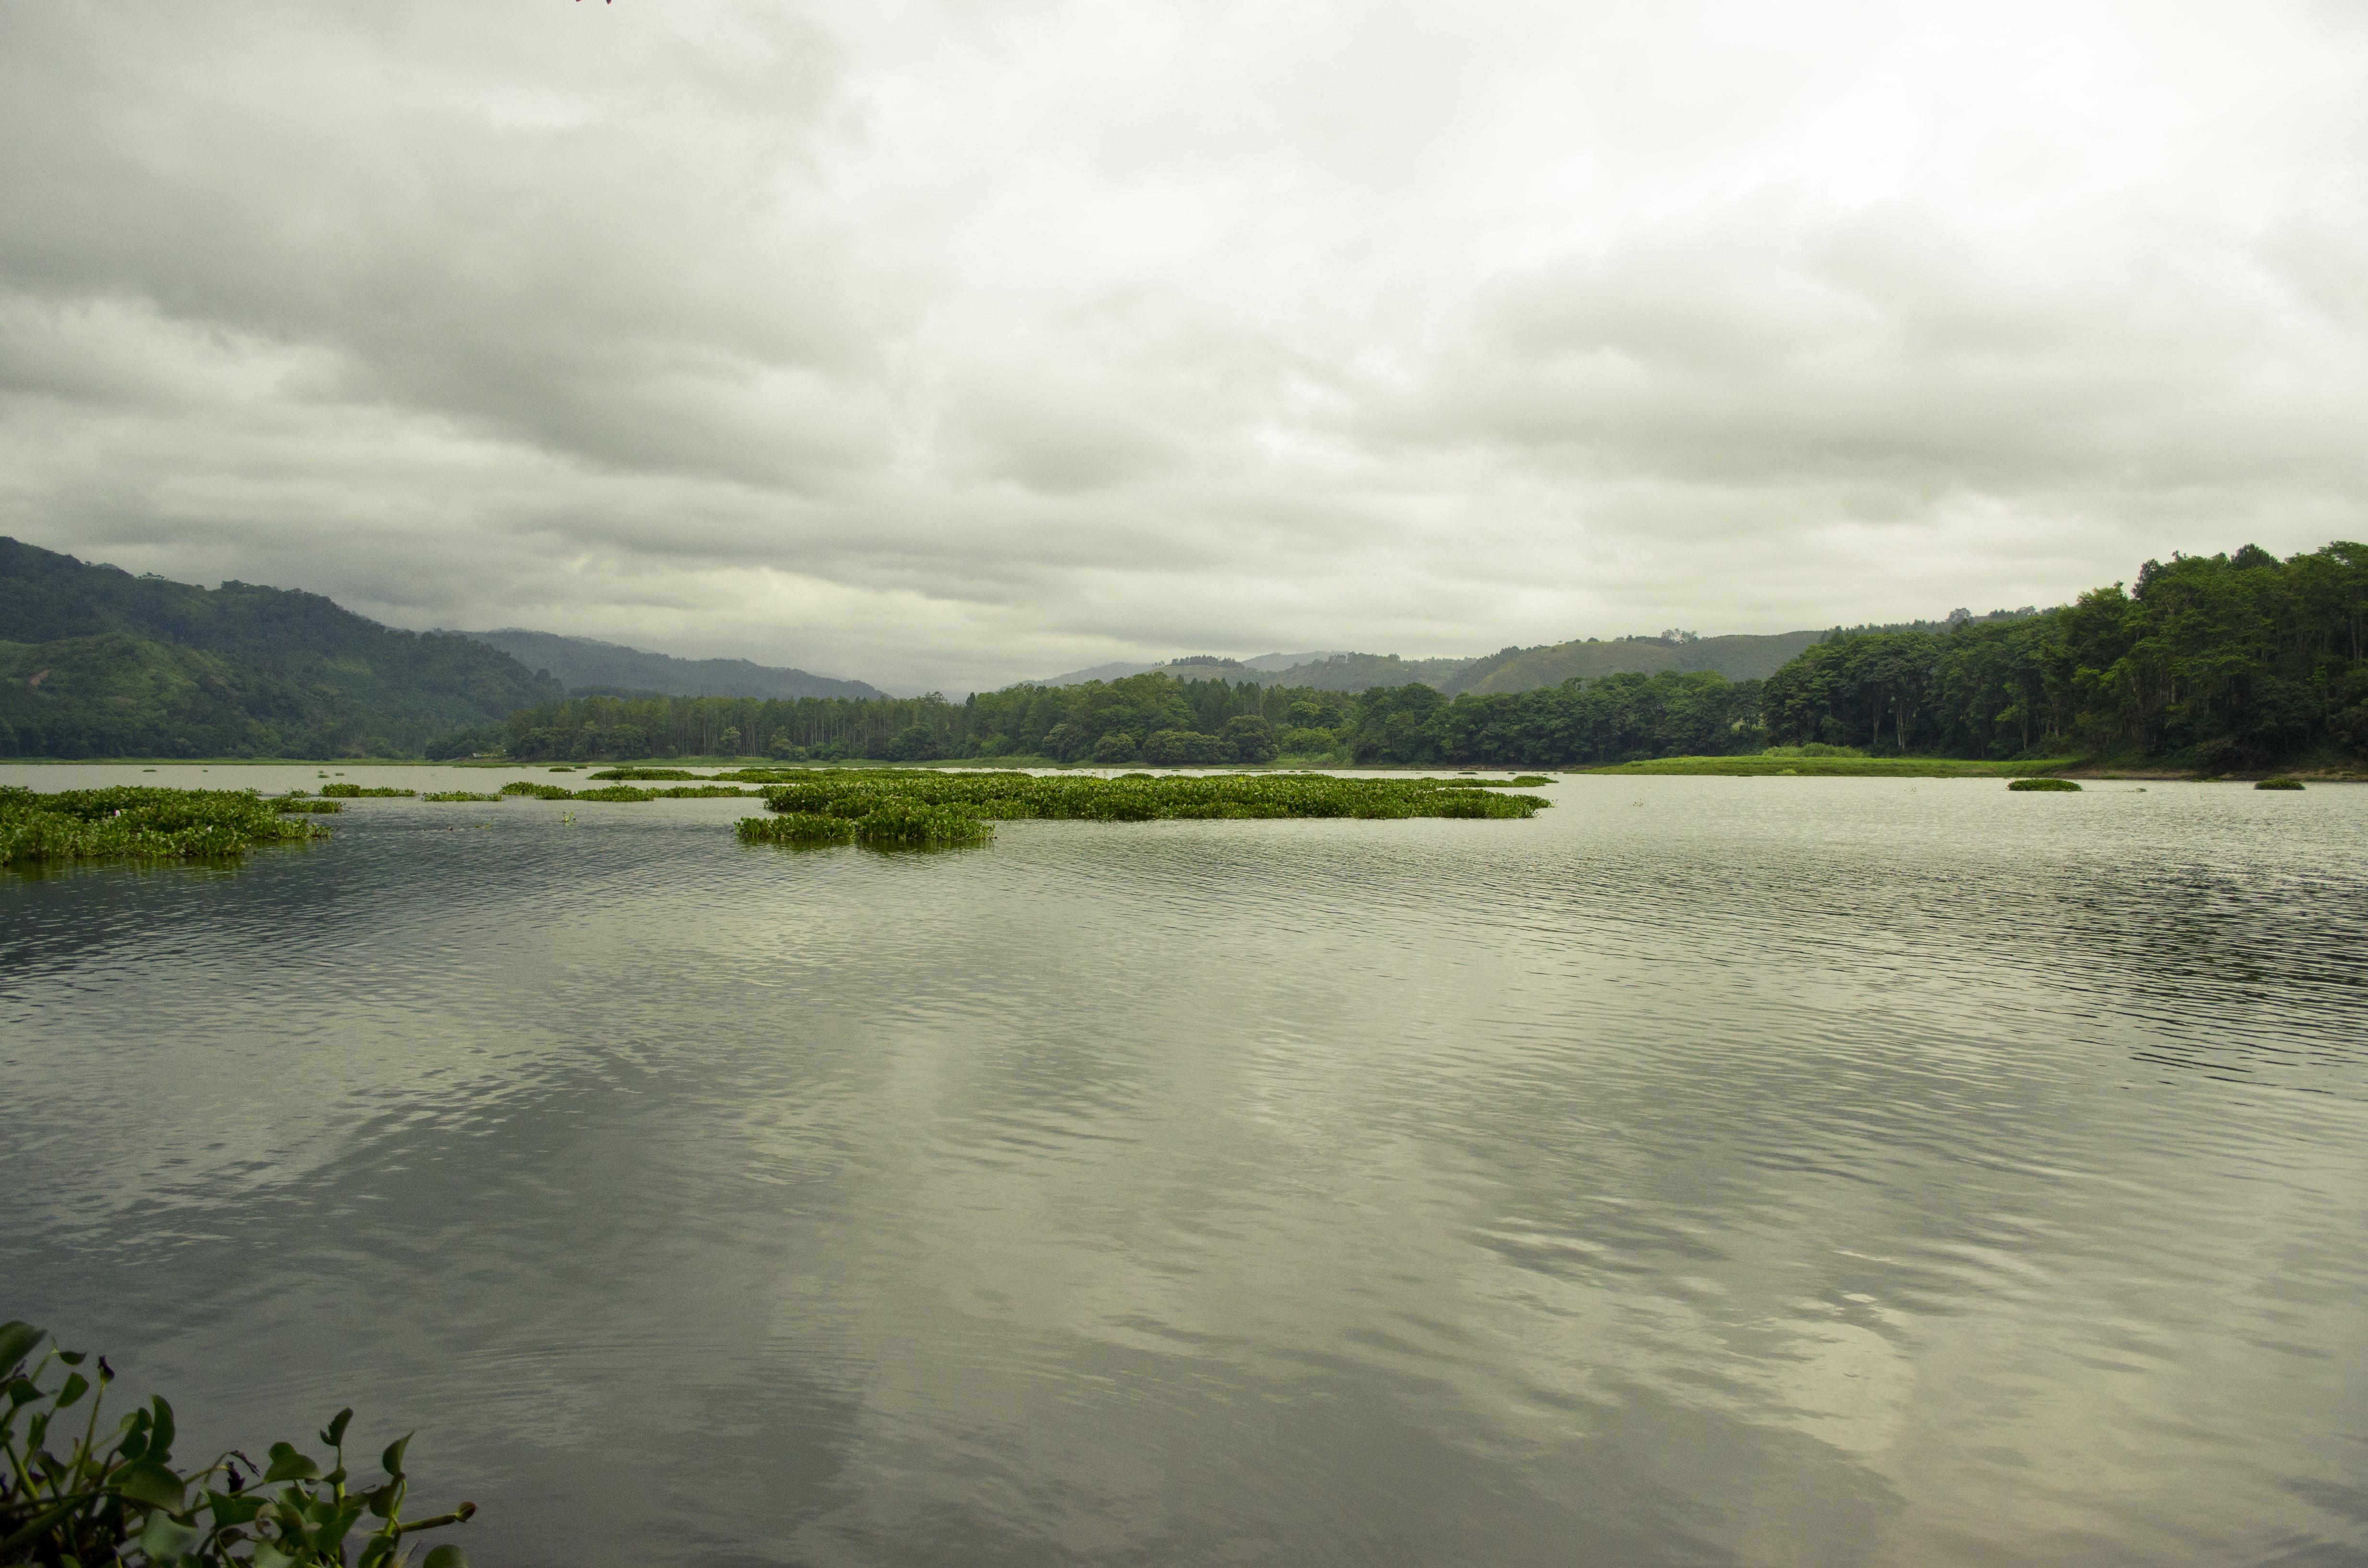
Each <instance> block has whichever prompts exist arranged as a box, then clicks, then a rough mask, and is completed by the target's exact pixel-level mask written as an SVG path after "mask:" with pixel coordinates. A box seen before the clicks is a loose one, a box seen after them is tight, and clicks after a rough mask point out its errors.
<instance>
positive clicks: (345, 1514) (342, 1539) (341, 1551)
mask: <svg viewBox="0 0 2368 1568" xmlns="http://www.w3.org/2000/svg"><path fill="white" fill-rule="evenodd" d="M360 1517H362V1500H361V1499H360V1498H359V1497H349V1498H347V1500H346V1501H345V1502H344V1503H343V1504H340V1505H339V1506H337V1507H336V1508H334V1509H332V1510H331V1511H330V1514H329V1517H327V1518H325V1519H324V1520H322V1521H321V1528H319V1529H316V1530H314V1531H313V1551H317V1552H319V1553H320V1554H321V1555H322V1556H324V1557H326V1558H328V1559H329V1560H330V1561H331V1562H338V1561H341V1560H343V1558H344V1557H345V1546H346V1537H347V1536H348V1535H350V1534H352V1533H353V1528H354V1521H355V1520H357V1519H359V1518H360Z"/></svg>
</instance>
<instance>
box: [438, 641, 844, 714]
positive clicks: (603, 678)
mask: <svg viewBox="0 0 2368 1568" xmlns="http://www.w3.org/2000/svg"><path fill="white" fill-rule="evenodd" d="M461 635H462V636H467V637H473V638H475V639H476V640H477V641H478V642H483V643H484V644H486V645H487V646H488V647H492V648H498V649H500V650H501V651H502V652H503V653H507V654H508V655H509V656H510V657H512V658H514V659H516V660H517V661H518V663H519V664H521V665H525V666H526V667H527V668H529V669H532V670H548V671H550V672H551V675H552V677H553V678H554V679H556V680H557V681H558V682H559V684H560V685H562V686H564V687H568V688H569V689H571V690H574V689H576V688H579V687H610V688H613V689H620V690H625V691H655V692H658V693H660V694H661V695H664V696H666V697H760V698H772V697H780V698H788V697H882V696H885V695H886V694H885V693H884V692H882V691H881V690H880V689H879V688H878V687H871V686H867V685H866V684H864V683H863V682H862V681H860V680H835V679H833V678H832V677H831V676H817V675H808V674H807V673H806V672H805V671H803V670H793V669H782V668H777V667H775V666H772V665H757V664H751V663H750V662H749V661H747V660H746V659H677V658H676V657H675V656H674V655H672V654H671V653H648V652H645V651H644V650H643V649H640V648H628V647H625V646H623V645H622V644H621V643H617V642H596V641H594V640H593V639H591V638H589V637H562V636H559V635H558V634H557V633H555V632H550V631H518V629H517V628H515V627H512V628H506V629H505V630H503V631H469V632H463V633H461Z"/></svg>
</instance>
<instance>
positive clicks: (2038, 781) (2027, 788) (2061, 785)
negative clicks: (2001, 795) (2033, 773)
mask: <svg viewBox="0 0 2368 1568" xmlns="http://www.w3.org/2000/svg"><path fill="white" fill-rule="evenodd" d="M2007 788H2008V789H2009V790H2015V791H2017V792H2018V793H2024V794H2027V793H2030V792H2032V791H2034V790H2038V791H2052V790H2078V789H2079V788H2080V786H2079V785H2078V784H2076V783H2074V782H2073V781H2072V780H2071V779H2069V778H2018V779H2016V780H2015V781H2014V782H2013V783H2011V784H2009V785H2008V786H2007Z"/></svg>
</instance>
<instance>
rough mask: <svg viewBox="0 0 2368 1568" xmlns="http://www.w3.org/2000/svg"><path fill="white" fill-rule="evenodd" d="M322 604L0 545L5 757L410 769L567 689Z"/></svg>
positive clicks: (501, 659) (480, 651)
mask: <svg viewBox="0 0 2368 1568" xmlns="http://www.w3.org/2000/svg"><path fill="white" fill-rule="evenodd" d="M559 691H560V687H558V685H557V683H555V682H553V681H551V680H548V679H538V678H537V677H536V676H535V675H534V674H533V672H531V671H529V670H528V669H527V668H525V667H524V666H523V665H519V664H518V662H517V661H516V660H515V659H512V658H510V657H508V656H507V654H504V653H499V652H497V651H495V650H494V649H492V648H488V647H486V646H485V645H484V644H483V643H481V642H475V641H473V640H472V639H470V638H467V637H462V636H459V635H457V634H454V635H446V634H441V633H436V632H426V633H422V632H416V631H394V630H393V629H391V628H388V627H384V626H381V625H380V624H379V623H378V622H376V621H374V620H370V619H366V618H364V617H362V616H359V615H356V614H354V613H353V612H352V611H350V610H347V609H344V608H339V607H338V606H337V605H336V604H335V603H333V602H332V601H330V600H328V599H325V598H323V597H320V596H319V595H317V594H306V593H299V592H293V591H290V590H288V589H282V588H267V587H259V586H256V585H253V584H249V583H224V584H223V585H222V586H221V587H219V588H200V587H196V586H193V585H189V584H186V583H174V582H167V581H166V580H165V579H164V578H161V577H135V576H132V575H131V574H130V573H128V572H123V571H120V570H118V569H117V568H115V567H112V566H99V565H91V564H88V563H86V562H81V561H77V560H75V559H74V557H73V556H71V555H61V554H58V553H56V552H55V551H47V550H42V549H40V548H39V547H37V546H34V545H28V544H24V543H20V542H19V541H17V540H12V539H0V756H416V755H418V753H419V751H420V749H421V748H422V747H423V746H424V745H425V744H427V741H428V740H429V739H430V738H431V737H433V736H435V735H438V734H441V733H450V731H452V730H454V729H456V728H458V727H461V726H464V725H470V724H480V723H484V722H488V721H491V720H494V719H497V718H499V717H500V716H501V715H503V714H505V713H507V712H508V711H509V710H511V709H513V708H516V707H518V705H519V704H521V703H527V702H533V701H537V700H541V699H550V698H552V697H556V696H557V695H558V694H559Z"/></svg>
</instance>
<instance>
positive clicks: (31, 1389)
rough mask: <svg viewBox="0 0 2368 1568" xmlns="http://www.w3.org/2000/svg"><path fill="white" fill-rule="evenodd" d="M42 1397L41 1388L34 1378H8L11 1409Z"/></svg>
mask: <svg viewBox="0 0 2368 1568" xmlns="http://www.w3.org/2000/svg"><path fill="white" fill-rule="evenodd" d="M40 1397H41V1391H40V1386H39V1385H38V1384H36V1383H35V1382H34V1381H33V1380H32V1379H30V1378H11V1379H9V1380H8V1404H9V1407H10V1408H11V1409H15V1408H17V1407H18V1406H20V1405H23V1404H25V1403H28V1402H30V1401H32V1400H36V1399H39V1398H40Z"/></svg>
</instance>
